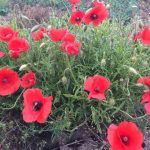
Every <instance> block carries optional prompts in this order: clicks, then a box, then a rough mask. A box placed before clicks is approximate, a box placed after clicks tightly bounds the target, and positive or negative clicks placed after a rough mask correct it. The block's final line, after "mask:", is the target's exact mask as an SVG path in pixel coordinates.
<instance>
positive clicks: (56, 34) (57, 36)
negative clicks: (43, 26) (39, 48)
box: [49, 28, 68, 42]
mask: <svg viewBox="0 0 150 150" xmlns="http://www.w3.org/2000/svg"><path fill="white" fill-rule="evenodd" d="M67 32H68V30H67V29H64V28H60V29H54V28H53V29H51V30H50V31H49V36H50V38H51V40H52V41H53V42H59V41H62V39H63V38H64V37H65V35H66V33H67Z"/></svg>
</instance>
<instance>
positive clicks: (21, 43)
mask: <svg viewBox="0 0 150 150" xmlns="http://www.w3.org/2000/svg"><path fill="white" fill-rule="evenodd" d="M8 48H9V50H10V56H11V57H13V58H18V57H19V56H20V55H21V54H22V53H24V52H26V51H28V50H29V43H28V41H27V40H26V39H24V38H18V37H16V38H13V39H12V40H10V41H9V42H8Z"/></svg>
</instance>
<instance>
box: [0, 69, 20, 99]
mask: <svg viewBox="0 0 150 150" xmlns="http://www.w3.org/2000/svg"><path fill="white" fill-rule="evenodd" d="M19 87H20V78H19V76H18V74H17V73H16V72H15V71H13V70H11V69H9V68H2V69H0V95H1V96H7V95H11V94H13V93H15V92H16V91H17V90H18V89H19Z"/></svg>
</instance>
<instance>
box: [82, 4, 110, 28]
mask: <svg viewBox="0 0 150 150" xmlns="http://www.w3.org/2000/svg"><path fill="white" fill-rule="evenodd" d="M108 16H109V12H108V10H107V9H106V7H105V6H104V5H103V4H102V3H99V4H98V5H95V6H94V7H93V8H91V9H90V10H89V11H88V12H87V13H86V14H85V17H84V22H85V24H87V25H88V24H90V23H93V25H94V26H98V25H99V24H100V23H101V22H102V21H104V20H105V19H106V18H107V17H108Z"/></svg>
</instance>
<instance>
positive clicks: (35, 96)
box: [22, 88, 53, 123]
mask: <svg viewBox="0 0 150 150" xmlns="http://www.w3.org/2000/svg"><path fill="white" fill-rule="evenodd" d="M23 98H24V109H23V112H22V114H23V120H24V121H25V122H27V123H31V122H35V121H37V122H38V123H45V121H46V119H47V117H48V115H49V114H50V113H51V109H52V100H53V97H52V96H49V97H44V96H43V94H42V91H41V90H40V89H38V88H35V89H27V90H26V91H25V92H24V94H23Z"/></svg>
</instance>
